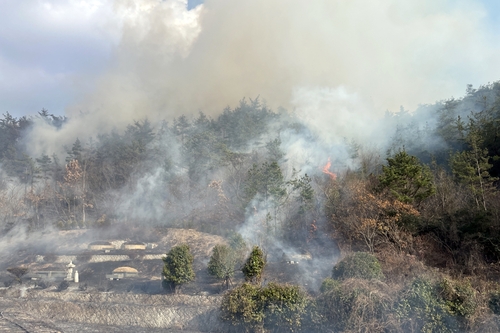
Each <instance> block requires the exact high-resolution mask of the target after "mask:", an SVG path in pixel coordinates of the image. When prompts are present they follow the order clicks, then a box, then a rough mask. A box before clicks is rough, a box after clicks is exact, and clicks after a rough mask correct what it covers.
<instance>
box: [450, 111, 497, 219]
mask: <svg viewBox="0 0 500 333" xmlns="http://www.w3.org/2000/svg"><path fill="white" fill-rule="evenodd" d="M461 130H462V132H463V133H465V132H466V134H464V139H463V140H464V142H465V144H466V146H467V150H464V151H461V152H457V153H455V154H454V155H453V156H452V158H451V167H452V170H453V174H454V175H455V176H456V177H457V178H458V180H459V181H460V182H461V183H463V184H465V185H467V186H468V187H469V188H470V189H471V190H472V193H473V194H474V200H475V202H476V206H477V208H478V209H479V208H482V209H484V210H487V207H486V196H485V194H486V192H487V191H488V189H490V188H491V187H492V185H493V182H494V181H495V180H496V178H494V177H491V175H490V173H489V170H490V169H491V167H492V166H493V165H492V164H490V163H489V158H490V157H489V155H488V149H487V148H483V142H484V139H483V137H482V135H481V132H480V128H479V126H477V125H476V122H475V121H474V119H473V118H472V117H469V123H468V124H467V126H464V127H463V128H461Z"/></svg>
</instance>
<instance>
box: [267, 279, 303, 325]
mask: <svg viewBox="0 0 500 333" xmlns="http://www.w3.org/2000/svg"><path fill="white" fill-rule="evenodd" d="M261 300H262V302H263V308H264V327H266V328H269V329H271V330H274V331H276V329H279V330H280V331H285V332H294V330H298V329H299V328H300V326H301V323H302V316H303V315H304V309H305V307H306V305H307V298H306V295H305V293H304V292H303V291H302V290H301V289H300V288H299V287H298V286H293V285H281V284H277V283H269V284H268V285H267V287H266V288H264V289H262V291H261Z"/></svg>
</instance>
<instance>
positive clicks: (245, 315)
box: [220, 283, 264, 331]
mask: <svg viewBox="0 0 500 333" xmlns="http://www.w3.org/2000/svg"><path fill="white" fill-rule="evenodd" d="M260 293H261V290H260V287H257V286H255V285H252V284H249V283H244V284H243V285H241V286H239V287H237V288H234V289H233V290H231V291H229V292H228V293H226V294H225V295H224V298H223V300H222V304H221V315H220V316H221V319H222V320H223V321H225V322H228V323H229V324H231V325H232V326H233V327H235V328H238V331H240V330H242V331H243V330H246V329H247V328H249V329H253V328H256V327H260V326H262V325H263V322H264V309H263V304H262V301H261V298H260Z"/></svg>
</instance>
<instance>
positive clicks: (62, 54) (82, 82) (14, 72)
mask: <svg viewBox="0 0 500 333" xmlns="http://www.w3.org/2000/svg"><path fill="white" fill-rule="evenodd" d="M143 1H144V3H146V2H148V3H153V0H143ZM208 1H210V0H208ZM269 1H270V2H271V3H273V2H274V1H271V0H269ZM387 1H391V0H387ZM443 1H447V0H443ZM166 2H169V3H175V4H177V3H182V0H166ZM231 2H233V3H231ZM430 2H431V1H429V3H430ZM448 2H450V3H451V4H453V3H454V2H453V1H451V0H449V1H448ZM461 2H464V1H461ZM469 2H471V3H474V1H472V0H469ZM202 3H203V0H189V1H187V7H188V9H195V10H198V9H199V8H200V7H199V6H198V5H200V4H202ZM259 3H260V4H261V5H262V8H264V7H265V6H267V4H264V2H259ZM456 3H458V1H457V2H456ZM210 4H211V5H212V2H210ZM255 4H256V5H255V6H257V1H256V2H255ZM483 5H484V7H485V9H486V10H487V17H486V20H487V22H484V23H485V25H486V27H487V28H486V31H481V32H478V36H480V37H482V38H483V37H484V39H485V40H487V41H488V42H489V43H491V48H492V49H494V48H495V47H496V46H495V45H494V44H498V42H499V39H498V37H499V36H500V23H499V22H500V1H498V0H496V1H495V0H483ZM184 6H186V5H184ZM251 6H254V5H253V2H247V1H243V0H241V1H239V0H227V1H220V0H219V1H213V9H212V10H214V11H216V10H219V11H224V9H225V8H228V11H231V10H233V9H231V8H235V9H234V10H240V11H238V12H234V13H230V14H224V13H219V14H213V16H214V17H216V18H217V19H214V20H213V22H212V21H210V20H209V21H208V22H209V23H207V24H211V26H207V27H205V26H201V27H200V29H201V31H202V32H203V31H205V30H206V31H207V34H208V32H209V31H210V33H213V34H216V33H222V34H226V35H227V36H225V37H224V38H232V37H231V36H230V35H228V34H229V33H234V34H237V33H238V31H237V27H238V22H233V21H232V20H235V18H236V21H237V20H238V19H237V18H238V15H245V14H244V13H245V10H246V9H248V8H250V11H252V10H253V9H252V8H251ZM172 8H173V9H172V10H173V11H174V12H175V13H178V14H175V15H178V16H179V17H181V16H182V17H183V20H184V21H182V22H184V23H182V22H181V24H184V26H185V27H188V29H191V30H192V31H194V30H196V29H195V28H193V24H187V23H185V20H186V18H184V16H186V17H188V15H189V14H186V13H184V12H183V11H182V9H179V8H178V6H177V5H175V6H174V5H173V6H172ZM127 10H128V11H126V12H125V11H124V12H123V13H126V15H130V12H131V11H134V10H135V11H136V12H135V13H134V15H139V16H140V15H142V14H141V13H142V11H141V10H139V9H137V7H134V8H132V9H130V8H129V9H127ZM172 10H171V11H170V12H172ZM256 10H257V9H256ZM259 10H260V9H259ZM282 10H283V11H287V10H288V9H287V8H286V7H285V8H283V9H282ZM146 12H147V13H148V14H147V15H151V18H146V19H145V21H144V22H148V21H150V20H153V19H157V17H154V18H153V16H152V15H153V13H152V11H145V13H146ZM170 12H168V11H165V13H170ZM123 13H117V12H116V8H114V7H113V3H112V1H111V0H87V1H82V0H71V1H60V0H26V1H19V0H2V2H1V5H0V20H1V22H2V25H1V26H0V113H5V112H7V111H8V112H10V113H12V114H14V115H17V116H20V115H26V114H35V113H36V112H38V111H39V110H41V109H42V108H46V109H48V110H49V111H50V112H53V113H56V114H64V113H65V112H66V111H65V110H67V109H68V107H70V106H74V105H77V104H78V103H80V102H81V101H82V100H84V99H86V98H87V97H86V96H88V94H91V93H92V92H93V91H94V90H95V89H96V86H97V84H98V83H99V82H100V81H102V80H103V79H102V78H103V77H105V78H106V77H107V75H108V73H109V72H110V71H112V72H113V73H116V71H118V70H117V66H118V65H120V66H122V67H121V73H120V74H121V75H125V73H128V72H129V71H130V73H132V74H130V75H135V74H133V73H134V70H135V68H136V67H137V64H134V63H131V62H130V61H131V60H130V59H132V58H134V59H135V58H137V57H140V56H141V55H138V54H132V55H130V57H128V58H127V63H126V64H125V61H122V62H120V61H121V59H123V58H124V56H122V54H120V55H117V53H122V52H127V50H130V49H127V47H125V46H124V43H123V41H122V37H123V35H122V34H123V31H122V30H121V29H122V21H121V20H122V17H121V16H120V15H122V14H123ZM268 14H269V15H280V13H268ZM169 15H170V14H169ZM231 16H233V18H231ZM166 17H167V16H166ZM242 18H243V22H245V18H244V17H242ZM167 19H168V20H172V17H170V18H166V20H167ZM290 19H294V20H295V19H296V17H295V16H293V15H291V16H290ZM133 20H135V18H133V19H132V18H131V19H130V22H133ZM217 20H220V21H221V22H227V24H228V25H229V24H235V25H234V27H236V28H234V27H233V28H231V29H233V30H235V29H236V30H235V31H234V32H227V31H224V29H222V28H221V27H217V26H216V25H217ZM271 21H272V20H271ZM134 22H135V21H134ZM214 22H215V23H214ZM253 22H254V23H253V24H257V23H259V24H260V22H257V21H253ZM278 22H279V21H278ZM284 22H286V21H284ZM318 23H320V22H318ZM476 23H477V22H476ZM479 23H480V22H479ZM248 24H252V21H249V23H248ZM326 24H327V23H326ZM242 25H243V24H242ZM476 25H477V24H476ZM130 26H131V27H137V29H139V28H140V27H141V24H137V25H134V24H131V25H130ZM297 26H300V22H299V23H298V25H297ZM278 29H279V27H278ZM297 29H299V28H297ZM300 29H302V28H300ZM304 29H306V30H307V29H309V28H308V27H305V28H304ZM321 29H324V30H325V31H327V30H328V28H327V27H322V28H321ZM191 30H190V31H191ZM297 31H301V30H297ZM168 33H169V32H168V31H167V34H166V35H165V37H164V38H163V39H161V38H159V39H158V40H163V41H164V42H165V43H167V44H168V43H169V38H171V37H169V36H170V35H168ZM137 34H138V35H140V32H137ZM193 34H194V32H193ZM242 34H243V33H242ZM182 35H183V34H182V33H179V34H178V36H182ZM176 36H177V35H176ZM249 36H252V34H251V33H250V34H249ZM473 36H476V35H473ZM176 38H177V37H176ZM418 38H421V37H420V36H419V37H418ZM220 40H222V39H220ZM224 40H225V39H224ZM257 40H258V38H257ZM248 42H249V43H250V44H251V43H254V42H253V41H251V40H250V41H248ZM276 42H277V43H279V41H276ZM292 42H293V41H292ZM152 43H153V44H151V45H155V43H158V41H157V40H155V41H154V42H152ZM190 43H191V42H189V43H187V42H186V45H185V46H183V45H181V44H182V43H181V42H179V41H176V42H175V43H174V42H172V45H173V46H171V48H172V47H174V48H180V49H183V50H184V49H186V50H188V49H189V48H190V47H194V49H195V50H202V51H199V52H200V54H201V53H204V54H214V61H216V60H217V59H218V58H220V57H219V56H220V55H218V54H217V53H216V52H215V51H214V49H216V48H220V47H221V45H220V44H217V43H220V41H219V39H218V38H217V37H213V38H209V37H207V36H206V35H205V36H203V39H201V40H200V43H198V44H197V43H194V42H193V43H194V44H193V45H194V46H191V44H190ZM210 43H214V44H213V45H212V46H210V45H209V44H210ZM255 43H257V42H255ZM141 45H143V44H141ZM158 45H159V44H158ZM299 46H300V45H299ZM481 47H486V48H488V45H486V46H484V45H482V46H481ZM320 49H321V48H320ZM234 50H237V47H236V46H235V48H234ZM487 51H488V52H490V51H491V50H489V49H488V50H487ZM134 52H135V51H134ZM179 52H181V51H179ZM182 52H184V53H185V52H187V51H182ZM226 52H230V53H231V52H233V51H231V49H229V51H227V50H226ZM277 52H278V53H279V49H278V51H277ZM478 52H481V50H478ZM491 52H493V51H491ZM492 54H493V53H492ZM125 57H126V56H125ZM196 57H200V59H202V55H196V54H194V55H193V56H192V58H193V59H194V58H196ZM471 57H474V55H471ZM464 59H469V60H467V61H469V62H474V61H480V60H474V59H480V57H478V58H474V59H472V60H470V59H471V58H467V57H464ZM192 61H193V62H194V63H195V64H197V63H198V62H195V60H192ZM382 61H383V62H385V61H384V60H382ZM454 61H455V62H456V63H455V65H454V66H455V67H453V68H452V69H449V70H447V71H446V72H443V73H442V74H440V76H439V77H440V79H441V80H444V78H443V77H445V76H446V75H447V73H454V71H455V70H456V68H459V67H460V66H466V65H467V64H466V63H464V64H461V63H460V61H464V60H463V59H461V60H454ZM294 62H295V60H294V59H292V60H290V68H288V69H287V71H286V72H280V74H279V77H280V78H281V79H282V78H283V77H284V76H286V75H292V74H289V73H293V75H295V73H296V72H299V71H309V70H310V69H300V68H296V67H294V66H296V65H293V64H294ZM127 66H130V67H127ZM200 66H201V65H200ZM208 66H210V65H208ZM401 66H403V65H401ZM436 66H437V65H436ZM477 66H481V64H480V63H478V64H477ZM188 67H191V68H192V67H193V66H188ZM347 67H348V66H346V68H347ZM263 70H267V69H263ZM475 70H476V67H474V66H472V67H471V68H470V69H469V70H468V71H469V72H471V73H472V72H474V71H475ZM467 75H468V76H467ZM467 75H466V76H464V77H465V79H467V80H468V81H473V82H471V83H475V84H480V83H487V82H482V81H481V80H488V81H491V80H497V79H500V76H499V77H495V76H491V77H488V76H487V75H482V76H477V77H472V76H470V75H469V74H467ZM499 75H500V74H499ZM306 76H307V75H306ZM456 77H458V74H456ZM453 79H456V78H455V77H454V78H453ZM307 80H309V79H307ZM307 80H306V81H307ZM422 80H424V79H422ZM323 81H324V80H317V82H323ZM315 82H316V81H315ZM340 83H342V82H340ZM327 84H329V83H328V82H327ZM332 84H333V83H332ZM335 84H339V82H335ZM422 84H424V83H422ZM444 85H445V84H444V83H442V84H441V86H444ZM461 86H465V83H461ZM246 91H249V92H253V91H256V90H255V89H246V88H245V89H243V88H242V89H240V90H237V92H236V93H245V92H246ZM450 91H451V90H450ZM447 93H448V92H447ZM242 97H244V96H239V97H238V98H242ZM423 98H424V97H423ZM402 101H403V102H404V97H402ZM231 102H232V101H228V102H227V103H231ZM423 102H429V101H426V100H424V101H423ZM200 103H201V102H200ZM160 104H161V103H160ZM82 111H86V110H82Z"/></svg>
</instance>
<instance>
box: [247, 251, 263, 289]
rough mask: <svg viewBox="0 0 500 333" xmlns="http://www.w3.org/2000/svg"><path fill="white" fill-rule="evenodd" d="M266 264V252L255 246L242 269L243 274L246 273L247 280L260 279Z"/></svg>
mask: <svg viewBox="0 0 500 333" xmlns="http://www.w3.org/2000/svg"><path fill="white" fill-rule="evenodd" d="M265 266H266V259H265V258H264V252H262V250H261V249H260V247H258V246H254V247H253V249H252V252H251V253H250V256H249V257H248V259H247V261H246V262H245V265H244V266H243V269H242V272H243V274H245V280H246V281H251V282H258V281H260V279H261V277H262V273H263V272H264V267H265Z"/></svg>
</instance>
